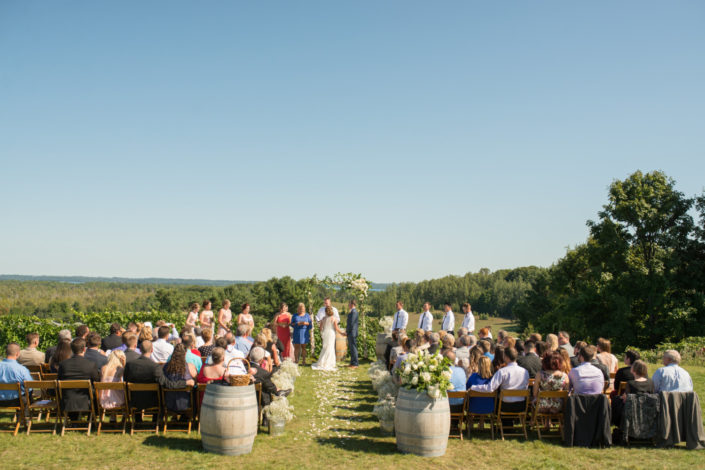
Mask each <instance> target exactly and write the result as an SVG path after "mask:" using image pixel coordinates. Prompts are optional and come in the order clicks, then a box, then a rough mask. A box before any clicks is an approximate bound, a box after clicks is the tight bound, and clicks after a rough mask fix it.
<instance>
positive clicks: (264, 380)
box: [250, 363, 277, 406]
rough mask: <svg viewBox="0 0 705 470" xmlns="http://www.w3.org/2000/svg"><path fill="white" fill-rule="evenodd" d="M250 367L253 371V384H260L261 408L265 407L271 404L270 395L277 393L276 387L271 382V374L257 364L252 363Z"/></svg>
mask: <svg viewBox="0 0 705 470" xmlns="http://www.w3.org/2000/svg"><path fill="white" fill-rule="evenodd" d="M250 367H251V368H253V369H255V375H254V377H255V383H261V384H262V406H267V405H269V404H270V403H271V402H272V395H273V394H275V393H277V386H276V385H274V382H272V378H271V377H272V374H271V373H270V372H268V371H267V370H266V369H263V368H262V367H260V365H259V364H255V363H252V364H250Z"/></svg>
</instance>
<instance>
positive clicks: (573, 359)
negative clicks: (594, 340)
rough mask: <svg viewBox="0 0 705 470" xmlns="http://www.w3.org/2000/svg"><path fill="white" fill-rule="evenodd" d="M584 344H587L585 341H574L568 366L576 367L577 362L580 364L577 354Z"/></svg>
mask: <svg viewBox="0 0 705 470" xmlns="http://www.w3.org/2000/svg"><path fill="white" fill-rule="evenodd" d="M585 346H587V343H586V342H585V341H576V343H575V346H574V347H573V351H575V352H574V354H575V355H574V356H571V358H570V367H571V368H572V369H575V368H576V367H578V364H580V361H579V360H578V354H580V350H581V349H583V348H584V347H585Z"/></svg>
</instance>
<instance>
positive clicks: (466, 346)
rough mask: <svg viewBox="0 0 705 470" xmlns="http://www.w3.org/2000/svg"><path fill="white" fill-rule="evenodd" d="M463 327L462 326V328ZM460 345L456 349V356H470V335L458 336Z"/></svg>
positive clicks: (463, 357) (458, 357)
mask: <svg viewBox="0 0 705 470" xmlns="http://www.w3.org/2000/svg"><path fill="white" fill-rule="evenodd" d="M461 329H462V328H461ZM458 343H459V345H460V347H458V348H456V349H455V358H456V359H457V360H461V359H469V358H470V335H462V336H458Z"/></svg>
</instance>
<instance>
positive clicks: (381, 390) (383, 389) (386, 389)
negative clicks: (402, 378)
mask: <svg viewBox="0 0 705 470" xmlns="http://www.w3.org/2000/svg"><path fill="white" fill-rule="evenodd" d="M398 393H399V385H397V383H396V382H394V379H393V378H392V375H391V374H389V373H388V374H387V375H386V376H385V377H384V379H382V381H381V382H380V383H379V385H378V386H377V396H379V397H380V398H382V397H386V396H387V395H391V396H393V397H396V396H397V394H398Z"/></svg>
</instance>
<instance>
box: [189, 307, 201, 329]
mask: <svg viewBox="0 0 705 470" xmlns="http://www.w3.org/2000/svg"><path fill="white" fill-rule="evenodd" d="M200 308H201V306H200V305H198V303H197V302H194V303H193V304H191V311H190V312H189V313H188V315H187V316H186V329H187V330H188V331H193V329H194V328H196V320H198V310H199V309H200Z"/></svg>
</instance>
